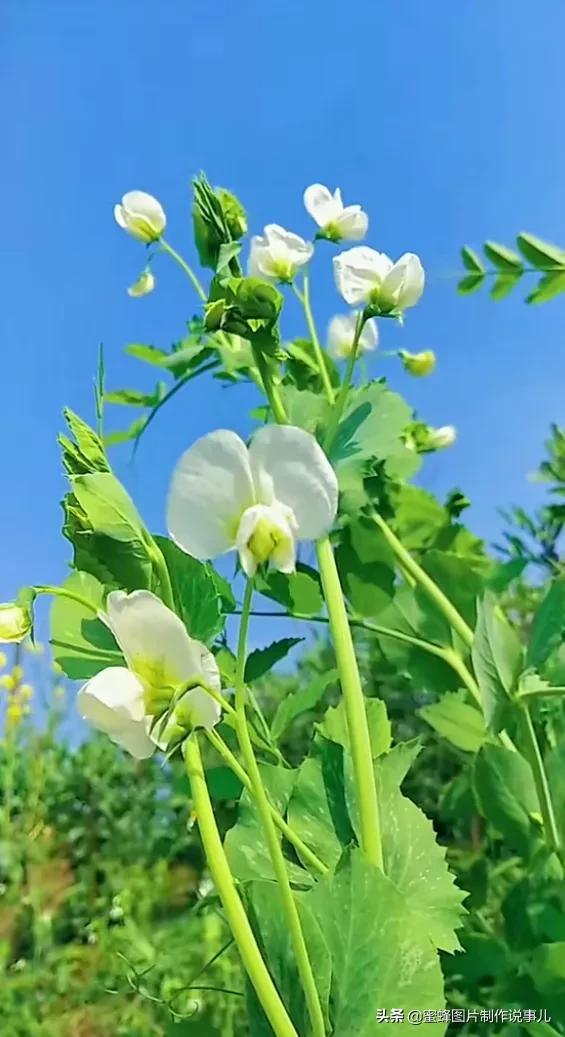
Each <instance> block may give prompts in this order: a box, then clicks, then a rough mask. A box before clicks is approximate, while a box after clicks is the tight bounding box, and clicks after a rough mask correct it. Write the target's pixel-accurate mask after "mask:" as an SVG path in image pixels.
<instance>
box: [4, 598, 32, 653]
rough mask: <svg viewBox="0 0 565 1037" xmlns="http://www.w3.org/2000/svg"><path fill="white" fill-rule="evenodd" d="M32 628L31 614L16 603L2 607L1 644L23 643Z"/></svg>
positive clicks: (9, 603) (8, 603)
mask: <svg viewBox="0 0 565 1037" xmlns="http://www.w3.org/2000/svg"><path fill="white" fill-rule="evenodd" d="M31 628H32V617H31V612H30V610H29V609H28V608H22V606H21V605H16V603H15V602H7V603H6V604H4V605H0V643H4V644H12V643H17V642H19V641H23V639H24V637H27V635H28V634H29V633H30V631H31Z"/></svg>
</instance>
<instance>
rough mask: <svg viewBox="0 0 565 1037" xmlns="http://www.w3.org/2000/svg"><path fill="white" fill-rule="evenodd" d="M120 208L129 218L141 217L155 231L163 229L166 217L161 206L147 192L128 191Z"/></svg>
mask: <svg viewBox="0 0 565 1037" xmlns="http://www.w3.org/2000/svg"><path fill="white" fill-rule="evenodd" d="M122 206H123V207H124V209H125V211H126V213H128V214H129V215H130V216H141V217H143V218H144V219H146V220H147V221H148V222H149V223H151V225H152V226H153V227H155V228H156V229H157V228H158V229H159V230H164V229H165V226H166V223H167V217H166V216H165V211H164V209H163V206H162V205H161V203H160V202H159V201H158V200H157V198H155V197H154V196H153V195H152V194H148V193H147V191H128V192H127V193H126V194H125V195H124V197H123V198H122Z"/></svg>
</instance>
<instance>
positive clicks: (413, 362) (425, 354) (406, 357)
mask: <svg viewBox="0 0 565 1037" xmlns="http://www.w3.org/2000/svg"><path fill="white" fill-rule="evenodd" d="M398 355H399V357H400V359H401V360H402V363H403V364H404V370H405V371H407V372H408V374H413V375H415V376H416V377H417V378H425V376H426V375H428V374H431V373H432V371H433V370H434V368H435V366H436V355H435V353H434V351H433V349H424V350H422V352H421V353H407V352H406V350H404V349H401V350H400V352H399V354H398Z"/></svg>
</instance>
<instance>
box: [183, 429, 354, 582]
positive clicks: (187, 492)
mask: <svg viewBox="0 0 565 1037" xmlns="http://www.w3.org/2000/svg"><path fill="white" fill-rule="evenodd" d="M337 497H338V488H337V479H336V476H335V472H334V470H333V468H332V467H331V465H330V463H329V461H328V459H327V457H326V455H325V454H324V452H323V450H322V449H321V447H320V446H319V445H318V443H317V442H316V440H315V439H314V437H313V436H311V435H310V433H309V432H305V431H304V430H303V429H300V428H294V427H293V426H290V425H284V426H277V425H265V426H264V427H263V428H261V429H259V431H258V432H257V433H256V434H255V436H254V437H253V439H252V441H251V445H250V447H249V449H248V448H247V447H246V445H245V443H244V442H243V441H242V440H241V439H240V438H239V436H237V435H236V434H235V432H230V431H228V430H226V429H219V430H218V431H217V432H212V433H211V434H210V435H208V436H204V437H203V438H202V439H199V440H197V441H196V443H194V445H193V446H192V447H191V448H190V449H189V450H187V451H186V453H185V454H183V456H182V457H181V459H180V461H179V463H178V465H177V467H176V469H175V471H174V474H173V479H172V483H171V488H170V491H169V500H168V510H167V522H168V527H169V531H170V534H171V536H172V538H173V540H175V542H176V543H177V544H178V545H179V547H181V548H182V550H183V551H186V552H187V553H188V554H191V555H194V557H195V558H200V559H206V558H215V557H217V556H218V555H221V554H224V553H225V552H227V551H232V550H237V551H238V552H239V557H240V561H241V565H242V568H243V570H244V572H245V573H247V575H248V576H252V575H253V574H254V573H255V571H256V569H257V566H258V565H260V564H263V563H265V562H268V563H269V564H270V565H271V566H272V567H273V568H275V569H278V570H279V571H280V572H285V573H290V572H293V571H294V567H295V560H296V541H297V540H318V539H319V538H320V537H322V536H324V535H325V534H326V533H328V532H329V530H330V529H331V527H332V525H333V522H334V519H335V515H336V511H337Z"/></svg>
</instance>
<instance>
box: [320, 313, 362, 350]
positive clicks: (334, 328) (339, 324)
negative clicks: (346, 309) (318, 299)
mask: <svg viewBox="0 0 565 1037" xmlns="http://www.w3.org/2000/svg"><path fill="white" fill-rule="evenodd" d="M356 324H357V314H356V313H340V314H337V315H336V316H335V317H332V319H331V321H330V323H329V324H328V335H327V338H328V347H329V349H330V352H331V353H333V355H334V356H336V357H338V358H339V359H343V357H346V356H349V354H350V352H351V346H352V345H353V338H354V335H355V326H356Z"/></svg>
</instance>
